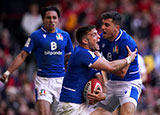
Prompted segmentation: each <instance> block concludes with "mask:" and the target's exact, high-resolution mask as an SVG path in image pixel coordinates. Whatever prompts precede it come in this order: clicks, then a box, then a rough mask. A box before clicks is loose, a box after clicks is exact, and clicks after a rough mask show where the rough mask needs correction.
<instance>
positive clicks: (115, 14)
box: [101, 11, 122, 25]
mask: <svg viewBox="0 0 160 115" xmlns="http://www.w3.org/2000/svg"><path fill="white" fill-rule="evenodd" d="M101 17H102V19H108V18H112V20H113V22H114V23H115V24H118V25H121V20H122V18H121V15H120V14H119V13H118V12H116V11H108V12H105V13H103V14H102V15H101Z"/></svg>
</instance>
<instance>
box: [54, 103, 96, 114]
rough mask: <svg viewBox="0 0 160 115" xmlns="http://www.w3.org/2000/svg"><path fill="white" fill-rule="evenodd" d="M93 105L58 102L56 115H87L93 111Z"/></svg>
mask: <svg viewBox="0 0 160 115" xmlns="http://www.w3.org/2000/svg"><path fill="white" fill-rule="evenodd" d="M94 110H95V109H94V106H93V105H87V104H86V103H82V104H75V103H67V102H59V104H58V107H57V111H56V115H89V114H90V113H92V112H93V111H94Z"/></svg>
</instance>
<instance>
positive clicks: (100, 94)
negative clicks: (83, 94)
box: [87, 90, 106, 105]
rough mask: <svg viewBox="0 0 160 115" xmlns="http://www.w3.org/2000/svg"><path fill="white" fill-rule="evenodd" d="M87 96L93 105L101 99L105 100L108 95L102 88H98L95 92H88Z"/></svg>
mask: <svg viewBox="0 0 160 115" xmlns="http://www.w3.org/2000/svg"><path fill="white" fill-rule="evenodd" d="M87 98H88V100H89V104H91V105H93V104H95V103H97V102H99V101H102V100H105V98H106V96H105V94H104V93H103V92H101V91H100V90H96V91H95V92H94V93H90V92H88V94H87Z"/></svg>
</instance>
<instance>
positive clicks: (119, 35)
mask: <svg viewBox="0 0 160 115" xmlns="http://www.w3.org/2000/svg"><path fill="white" fill-rule="evenodd" d="M122 33H123V31H122V30H121V29H120V30H119V34H118V36H117V37H116V39H115V40H114V41H118V40H119V39H120V37H121V36H122Z"/></svg>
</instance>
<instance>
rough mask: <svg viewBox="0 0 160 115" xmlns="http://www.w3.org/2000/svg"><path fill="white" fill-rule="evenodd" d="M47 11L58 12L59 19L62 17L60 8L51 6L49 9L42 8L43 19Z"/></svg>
mask: <svg viewBox="0 0 160 115" xmlns="http://www.w3.org/2000/svg"><path fill="white" fill-rule="evenodd" d="M47 11H55V12H57V15H58V17H60V11H59V10H58V8H56V7H55V6H52V5H51V6H47V7H44V8H42V10H41V16H42V19H44V17H45V13H46V12H47Z"/></svg>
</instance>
